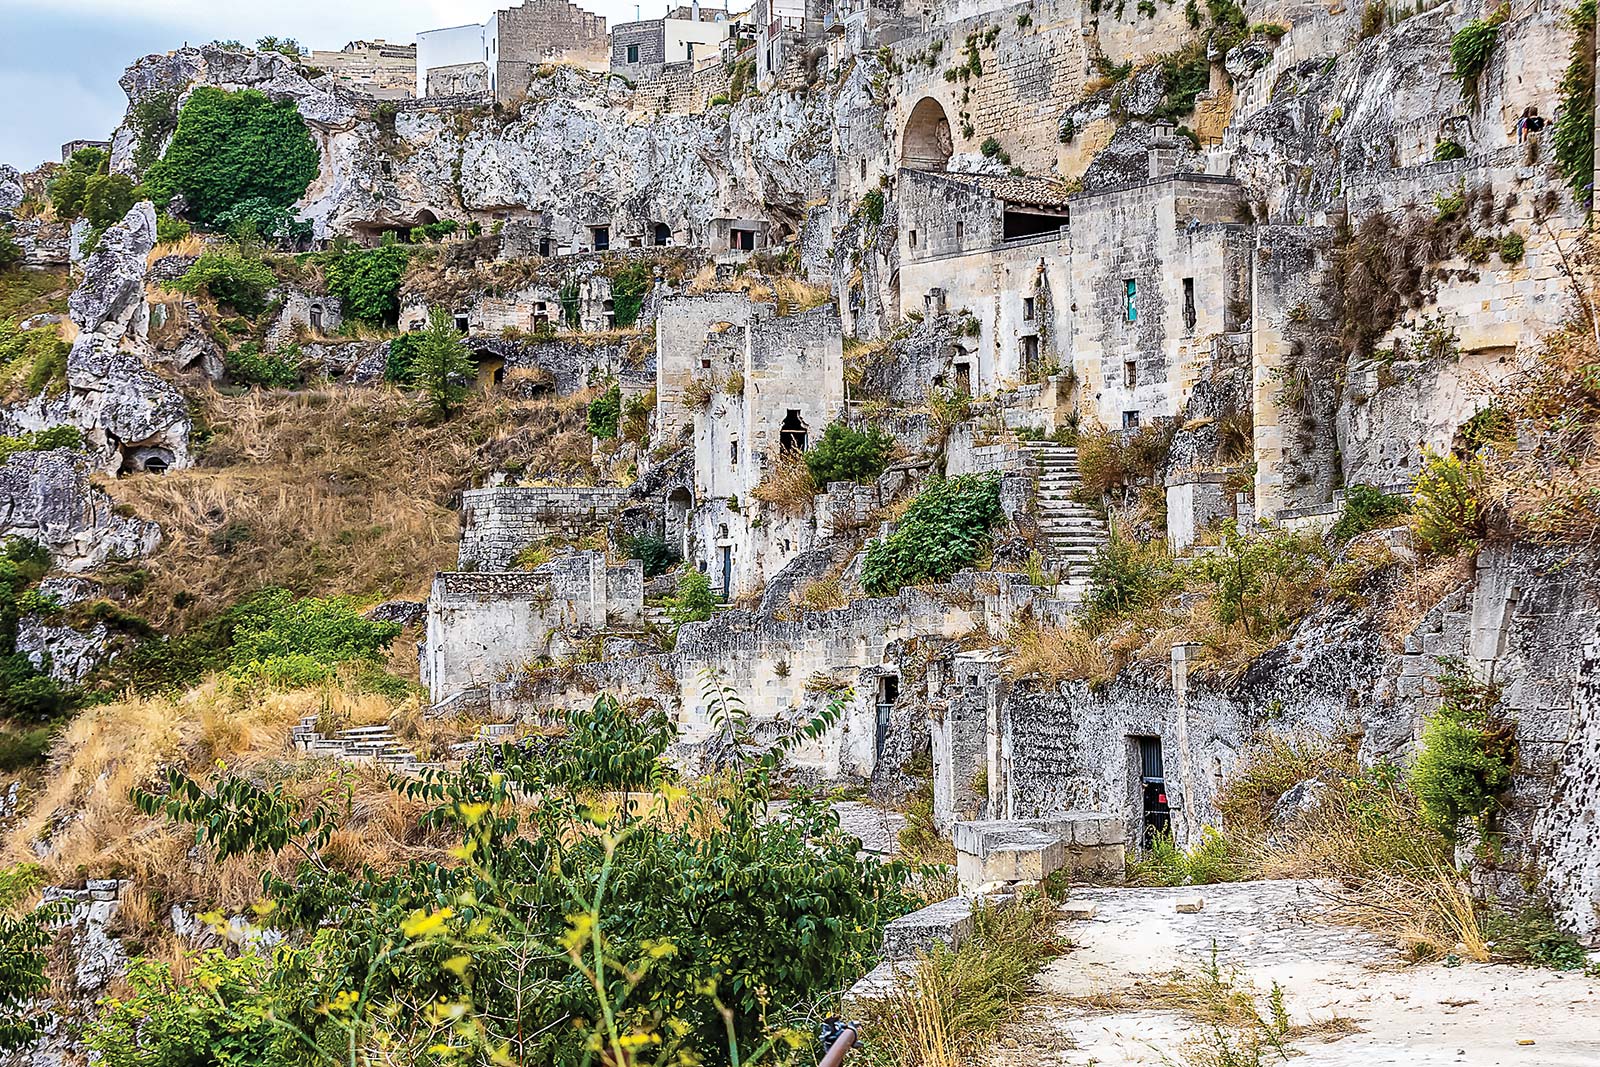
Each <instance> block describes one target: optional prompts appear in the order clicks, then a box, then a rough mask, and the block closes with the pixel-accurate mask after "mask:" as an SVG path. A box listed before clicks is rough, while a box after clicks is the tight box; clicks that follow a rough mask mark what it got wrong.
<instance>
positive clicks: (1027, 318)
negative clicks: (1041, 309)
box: [1022, 296, 1033, 322]
mask: <svg viewBox="0 0 1600 1067" xmlns="http://www.w3.org/2000/svg"><path fill="white" fill-rule="evenodd" d="M1022 321H1023V322H1032V321H1033V297H1031V296H1025V297H1023V298H1022Z"/></svg>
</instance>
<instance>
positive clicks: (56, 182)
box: [45, 148, 110, 219]
mask: <svg viewBox="0 0 1600 1067" xmlns="http://www.w3.org/2000/svg"><path fill="white" fill-rule="evenodd" d="M109 162H110V156H108V155H107V154H106V151H105V150H104V149H102V148H80V149H78V150H77V151H76V152H74V153H72V158H70V159H68V160H67V163H66V166H64V167H62V168H61V169H60V170H59V171H57V172H56V174H55V176H54V177H53V178H51V179H50V182H49V184H48V185H46V186H45V193H46V194H47V195H48V196H49V197H50V203H51V206H53V207H54V208H55V209H56V215H57V217H59V218H63V219H75V218H78V217H79V216H80V215H82V214H83V199H84V193H85V191H86V187H87V185H88V183H89V179H90V178H92V177H93V176H95V175H96V174H104V173H105V171H106V168H107V166H108V164H109Z"/></svg>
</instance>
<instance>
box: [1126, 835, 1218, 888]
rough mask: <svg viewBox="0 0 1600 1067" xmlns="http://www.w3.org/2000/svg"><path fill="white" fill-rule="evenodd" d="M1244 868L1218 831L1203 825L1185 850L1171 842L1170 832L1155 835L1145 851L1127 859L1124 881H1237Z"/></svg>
mask: <svg viewBox="0 0 1600 1067" xmlns="http://www.w3.org/2000/svg"><path fill="white" fill-rule="evenodd" d="M1246 870H1247V867H1246V865H1245V863H1244V861H1243V860H1242V859H1241V858H1240V857H1238V856H1237V855H1235V853H1234V849H1233V847H1232V845H1231V844H1229V842H1228V839H1227V838H1226V837H1224V836H1223V835H1222V832H1221V831H1220V830H1218V829H1217V828H1216V827H1214V826H1206V827H1202V828H1201V830H1200V840H1198V841H1196V842H1195V843H1194V844H1193V845H1191V846H1190V848H1189V851H1187V852H1184V851H1183V850H1182V849H1180V848H1178V846H1177V845H1176V844H1174V843H1173V840H1172V835H1171V834H1156V835H1155V837H1154V838H1153V839H1152V840H1151V842H1150V848H1149V850H1148V851H1147V852H1145V854H1144V855H1142V856H1140V857H1138V858H1137V859H1133V860H1130V861H1129V863H1128V881H1129V883H1131V884H1133V885H1166V886H1176V885H1215V884H1216V883H1218V882H1237V881H1239V880H1240V879H1241V878H1244V877H1246V876H1247V875H1246Z"/></svg>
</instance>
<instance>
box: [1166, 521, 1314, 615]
mask: <svg viewBox="0 0 1600 1067" xmlns="http://www.w3.org/2000/svg"><path fill="white" fill-rule="evenodd" d="M1327 555H1328V554H1327V551H1326V550H1325V549H1324V548H1323V547H1322V542H1320V541H1318V540H1317V539H1316V538H1313V537H1308V536H1306V535H1305V534H1299V533H1289V532H1287V531H1284V530H1272V531H1269V532H1267V533H1264V534H1261V535H1259V536H1255V537H1248V536H1246V535H1244V534H1242V533H1240V532H1239V528H1238V526H1237V525H1236V524H1234V523H1232V522H1228V523H1224V524H1223V534H1222V544H1221V545H1220V546H1219V551H1217V552H1214V553H1210V554H1208V555H1205V556H1202V557H1200V558H1199V559H1198V560H1197V561H1196V562H1195V565H1194V568H1193V572H1192V573H1193V574H1194V576H1195V577H1196V578H1197V579H1199V580H1200V581H1201V582H1203V583H1206V584H1207V585H1209V586H1210V590H1209V592H1210V594H1211V603H1212V608H1213V610H1214V611H1215V613H1216V617H1217V621H1218V622H1220V623H1222V624H1223V625H1224V626H1238V627H1240V628H1241V629H1242V630H1243V631H1244V633H1245V634H1246V635H1247V636H1249V637H1252V638H1255V639H1257V640H1265V639H1268V638H1271V637H1275V636H1277V635H1278V634H1281V633H1282V632H1283V631H1284V630H1285V629H1287V628H1288V627H1289V625H1290V624H1292V623H1293V622H1295V621H1296V620H1297V619H1300V618H1301V617H1303V616H1304V615H1305V614H1306V613H1307V612H1308V611H1310V610H1311V608H1312V606H1313V604H1314V603H1315V594H1316V590H1317V589H1318V587H1319V585H1320V579H1321V577H1322V574H1323V570H1324V566H1325V564H1326V562H1327Z"/></svg>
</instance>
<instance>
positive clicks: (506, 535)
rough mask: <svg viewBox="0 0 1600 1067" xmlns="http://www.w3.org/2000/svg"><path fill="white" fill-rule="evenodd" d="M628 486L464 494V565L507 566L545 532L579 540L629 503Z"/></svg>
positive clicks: (461, 553) (469, 568) (498, 488)
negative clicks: (626, 487) (621, 487)
mask: <svg viewBox="0 0 1600 1067" xmlns="http://www.w3.org/2000/svg"><path fill="white" fill-rule="evenodd" d="M628 501H629V495H628V490H626V489H620V488H614V487H610V486H494V487H492V488H487V489H468V490H467V491H466V492H465V493H463V494H461V523H462V527H461V545H460V548H459V550H458V555H457V566H459V567H460V568H461V569H462V570H463V571H504V570H509V569H510V568H511V565H512V562H513V561H514V560H515V559H516V558H517V554H518V553H519V552H521V551H522V550H523V549H525V548H527V547H528V546H529V545H532V544H536V543H538V542H540V541H543V540H545V539H546V538H561V539H564V540H569V541H575V540H577V539H578V538H580V537H583V536H585V535H587V534H591V533H594V532H595V531H596V530H601V529H604V528H605V527H606V525H607V524H609V523H610V522H611V520H612V519H613V518H615V517H616V515H617V513H618V512H619V511H621V510H622V509H623V508H624V507H626V506H627V504H628Z"/></svg>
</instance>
